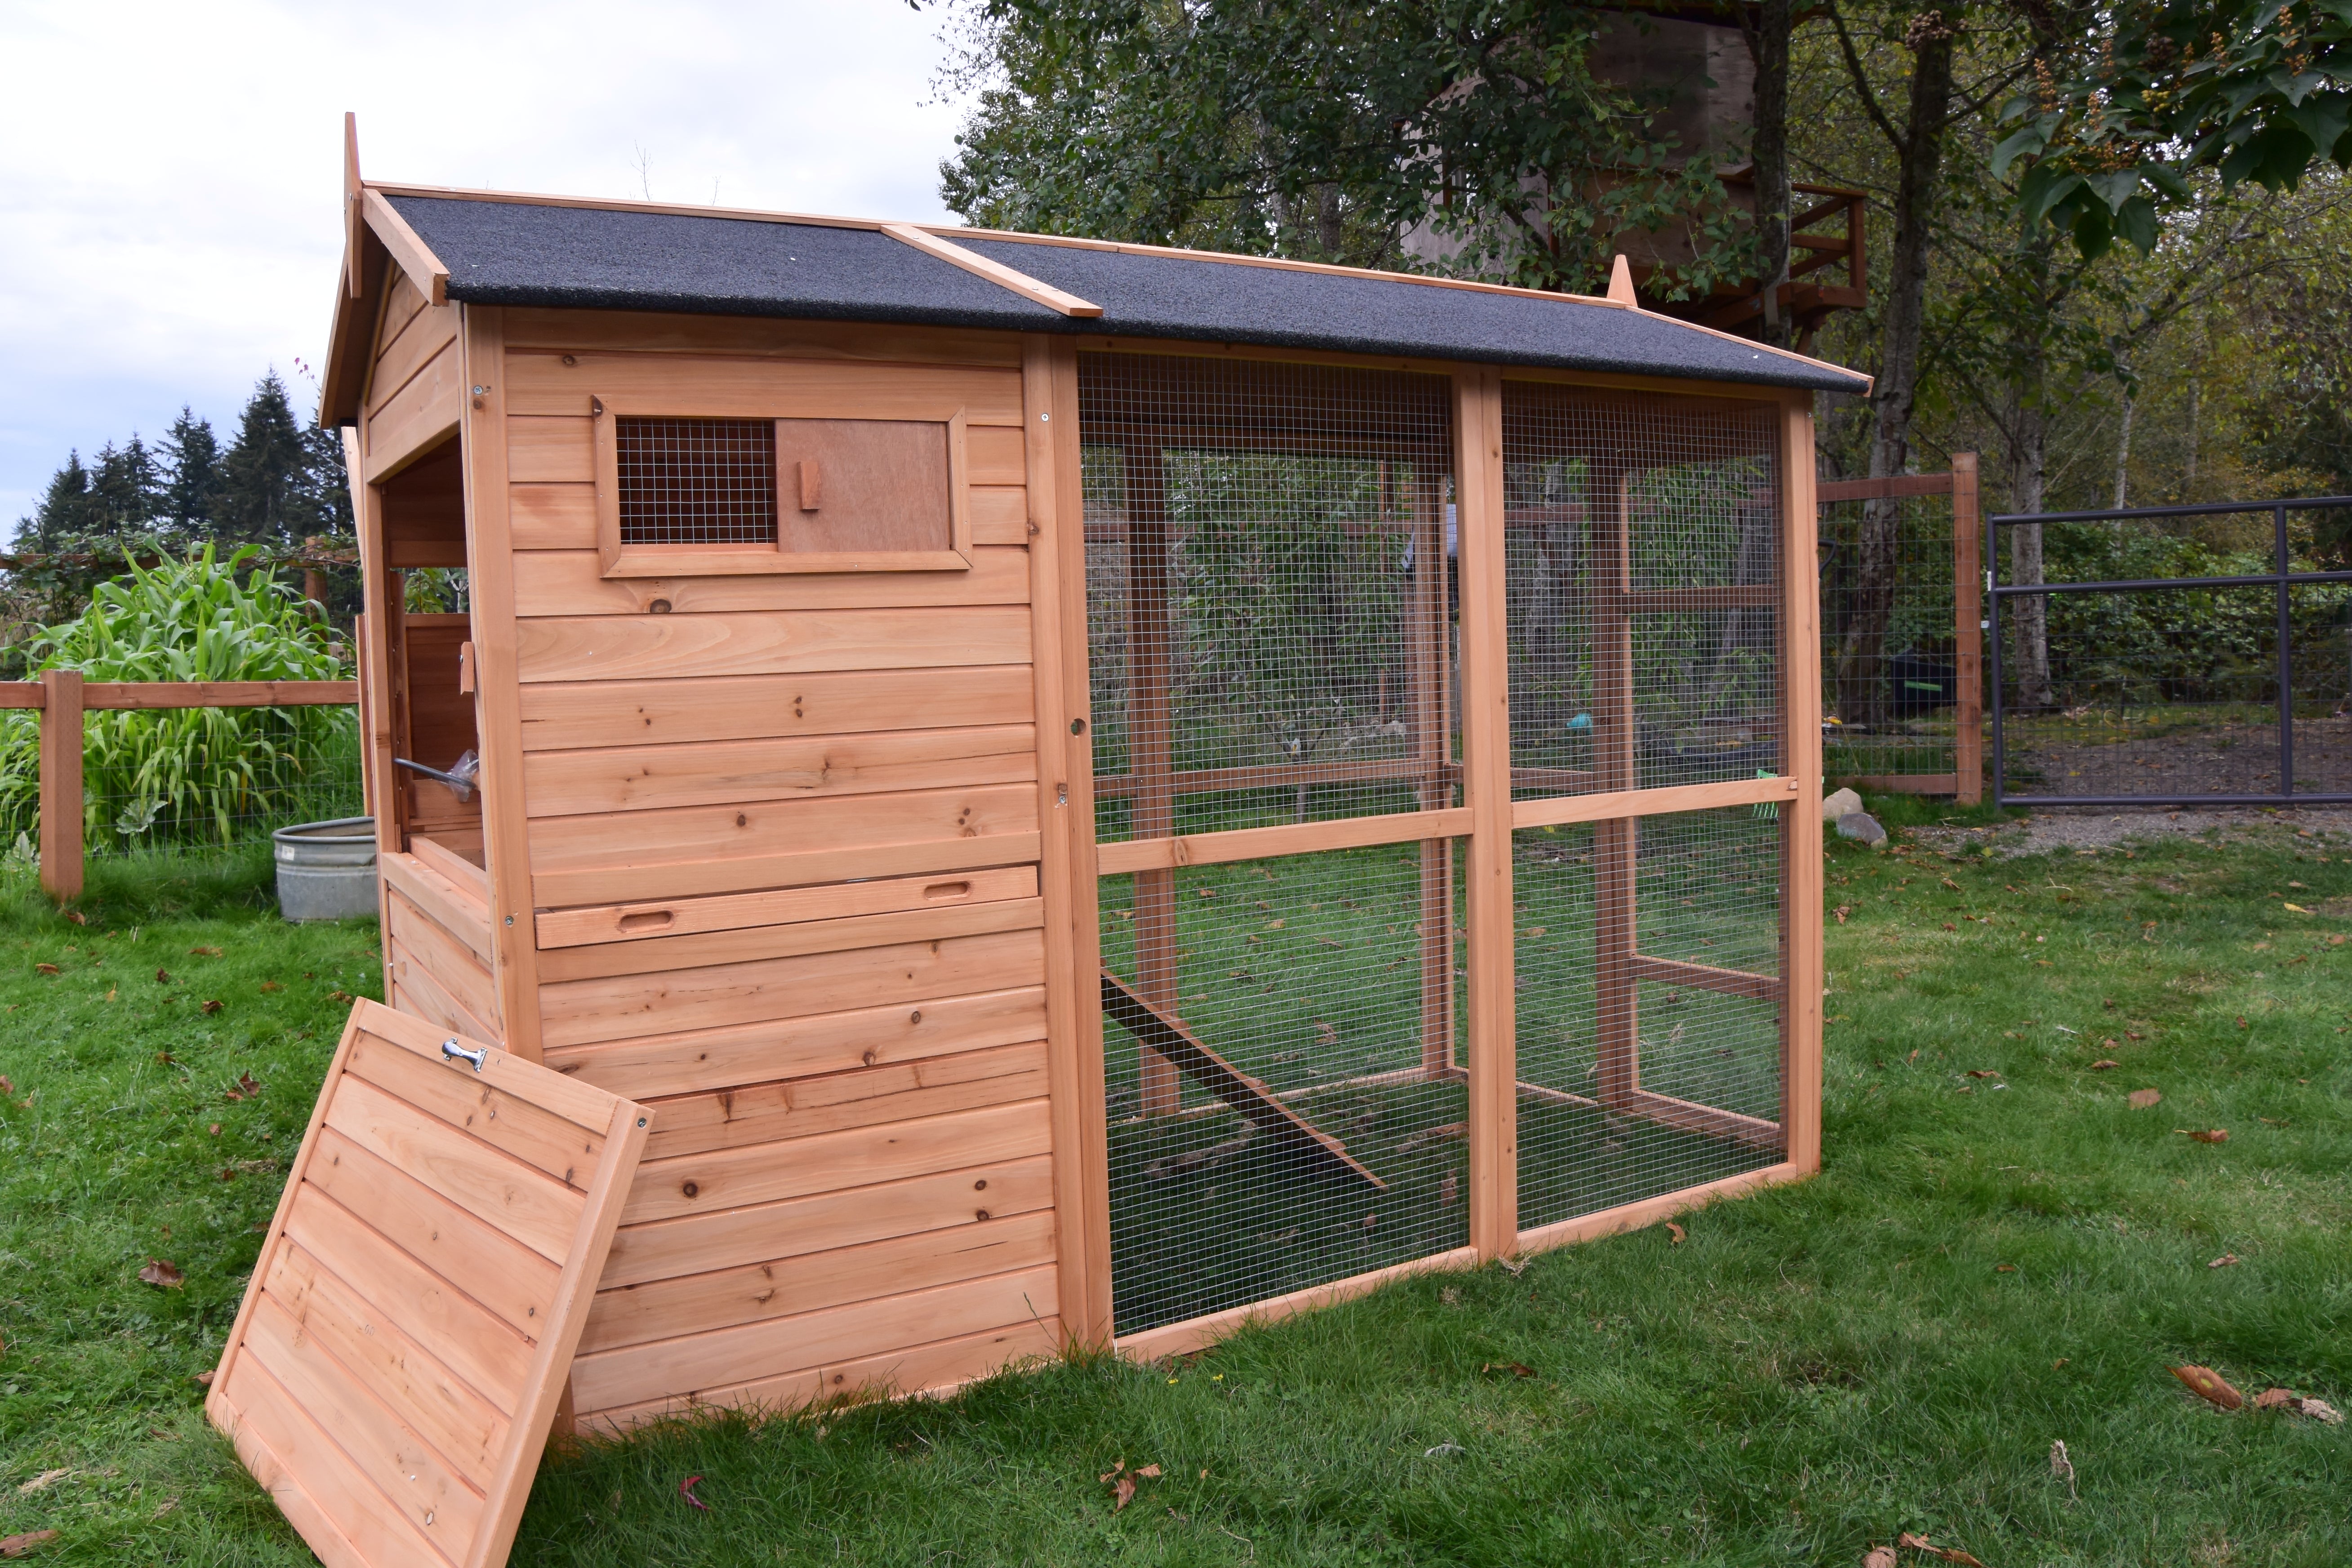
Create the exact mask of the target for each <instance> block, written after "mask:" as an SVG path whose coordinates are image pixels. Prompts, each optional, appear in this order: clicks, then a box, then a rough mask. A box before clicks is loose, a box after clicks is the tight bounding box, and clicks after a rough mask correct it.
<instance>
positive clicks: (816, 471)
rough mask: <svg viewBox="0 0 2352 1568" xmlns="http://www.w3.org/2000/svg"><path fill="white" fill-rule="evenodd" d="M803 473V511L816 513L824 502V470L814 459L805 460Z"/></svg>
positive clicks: (802, 462)
mask: <svg viewBox="0 0 2352 1568" xmlns="http://www.w3.org/2000/svg"><path fill="white" fill-rule="evenodd" d="M800 471H801V510H803V511H815V510H818V508H819V507H821V506H822V505H823V504H824V469H823V468H819V467H817V465H816V463H815V461H814V459H812V458H802V459H801V461H800Z"/></svg>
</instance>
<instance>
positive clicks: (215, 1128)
mask: <svg viewBox="0 0 2352 1568" xmlns="http://www.w3.org/2000/svg"><path fill="white" fill-rule="evenodd" d="M205 1131H207V1132H209V1133H211V1134H212V1135H213V1136H214V1137H215V1138H217V1137H219V1136H220V1123H219V1122H217V1121H215V1122H214V1123H213V1124H212V1125H211V1126H210V1127H207V1128H206V1129H205Z"/></svg>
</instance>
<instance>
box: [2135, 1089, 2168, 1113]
mask: <svg viewBox="0 0 2352 1568" xmlns="http://www.w3.org/2000/svg"><path fill="white" fill-rule="evenodd" d="M2163 1099H2164V1096H2163V1094H2162V1093H2160V1092H2159V1091H2158V1090H2156V1089H2133V1090H2132V1091H2131V1108H2132V1109H2133V1110H2147V1108H2148V1107H2149V1106H2151V1105H2154V1104H2157V1103H2158V1101H2160V1100H2163Z"/></svg>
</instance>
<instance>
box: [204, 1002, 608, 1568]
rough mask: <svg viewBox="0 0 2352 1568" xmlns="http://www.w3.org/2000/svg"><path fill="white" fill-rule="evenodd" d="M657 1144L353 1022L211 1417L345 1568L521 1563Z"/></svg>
mask: <svg viewBox="0 0 2352 1568" xmlns="http://www.w3.org/2000/svg"><path fill="white" fill-rule="evenodd" d="M445 1042H446V1046H447V1047H448V1048H446V1049H445ZM477 1051H478V1052H480V1053H481V1055H480V1058H479V1059H478V1065H477V1063H476V1061H475V1060H474V1059H471V1058H470V1053H473V1052H477ZM646 1121H647V1113H646V1111H645V1110H643V1109H642V1108H641V1107H639V1106H636V1105H634V1104H632V1103H630V1102H629V1101H627V1100H619V1099H616V1098H614V1096H612V1095H609V1094H606V1093H604V1091H603V1090H601V1089H595V1088H593V1087H592V1086H590V1085H588V1084H583V1083H580V1082H578V1081H576V1080H574V1079H569V1078H565V1077H564V1076H562V1074H560V1073H555V1072H551V1071H549V1070H548V1069H547V1068H541V1067H539V1066H537V1065H535V1064H533V1063H530V1062H527V1061H524V1060H523V1059H522V1058H520V1057H514V1056H509V1055H508V1054H507V1053H506V1052H504V1051H501V1050H499V1048H498V1047H495V1046H485V1045H483V1044H482V1043H481V1042H480V1041H478V1040H469V1039H465V1038H462V1037H451V1036H449V1035H448V1034H447V1033H446V1031H444V1030H441V1029H437V1028H435V1027H433V1026H431V1025H428V1024H426V1023H425V1022H423V1021H422V1020H420V1019H417V1018H413V1017H410V1016H407V1015H405V1014H402V1013H395V1012H393V1011H392V1010H391V1009H389V1008H386V1007H383V1006H379V1005H376V1004H375V1003H373V1002H366V1001H362V1002H359V1003H356V1004H354V1005H353V1006H352V1016H351V1022H350V1024H349V1025H348V1026H346V1027H345V1029H344V1031H343V1037H342V1043H341V1046H340V1047H338V1048H337V1050H336V1052H335V1059H334V1063H333V1065H332V1066H331V1067H330V1068H328V1071H327V1082H326V1087H325V1088H324V1089H321V1090H320V1095H319V1102H318V1106H317V1108H316V1110H313V1112H312V1113H311V1118H310V1131H308V1132H306V1133H305V1134H304V1135H303V1139H302V1148H301V1152H299V1154H298V1155H296V1157H295V1161H294V1170H293V1173H292V1174H291V1175H290V1176H289V1178H288V1180H287V1184H286V1192H285V1195H284V1196H283V1197H282V1198H281V1199H280V1200H279V1202H278V1214H277V1217H276V1218H274V1219H273V1220H271V1221H270V1225H269V1235H268V1239H267V1240H266V1241H265V1242H263V1244H262V1247H261V1257H260V1260H259V1261H258V1262H257V1264H256V1265H255V1267H254V1271H253V1279H252V1282H251V1283H250V1284H249V1285H248V1286H247V1288H246V1295H245V1303H244V1305H243V1306H242V1307H240V1308H239V1309H238V1310H237V1316H236V1326H235V1327H234V1328H233V1329H231V1331H230V1332H229V1337H228V1345H227V1348H226V1350H224V1351H223V1352H222V1354H221V1363H220V1368H219V1370H218V1372H217V1373H215V1375H214V1378H213V1384H212V1393H211V1394H210V1395H209V1397H208V1398H207V1399H206V1401H205V1410H206V1412H207V1413H208V1414H209V1415H211V1417H212V1419H213V1422H214V1424H215V1426H219V1427H220V1428H221V1429H222V1430H223V1431H224V1432H226V1433H227V1434H228V1435H229V1436H230V1437H231V1438H232V1439H234V1441H235V1442H236V1451H237V1455H238V1457H239V1458H242V1459H243V1460H244V1461H245V1465H246V1468H247V1469H249V1470H251V1471H252V1472H253V1475H254V1477H255V1479H257V1480H259V1481H260V1482H261V1484H262V1485H263V1486H264V1487H266V1488H268V1490H269V1493H270V1495H271V1496H272V1497H273V1498H275V1499H276V1500H277V1502H278V1507H279V1508H280V1509H282V1510H284V1511H285V1514H286V1517H287V1518H288V1519H289V1521H292V1523H293V1525H294V1528H295V1529H296V1530H298V1531H300V1532H301V1535H302V1539H303V1540H304V1541H306V1542H309V1543H310V1549H311V1550H312V1551H314V1552H317V1553H318V1554H319V1557H320V1560H321V1561H322V1562H324V1563H327V1564H328V1565H329V1568H393V1565H395V1564H397V1565H401V1568H408V1565H412V1564H414V1565H422V1568H439V1565H441V1564H445V1563H446V1564H448V1565H449V1568H494V1565H496V1564H498V1563H503V1562H505V1561H506V1555H507V1552H508V1550H509V1547H510V1546H511V1545H512V1544H513V1542H514V1533H515V1525H516V1523H517V1521H519V1520H520V1518H521V1516H522V1508H523V1503H524V1501H525V1500H526V1499H527V1498H528V1497H529V1495H530V1482H531V1477H532V1475H533V1473H534V1472H535V1471H536V1470H537V1468H538V1465H539V1458H540V1452H541V1448H542V1447H544V1446H545V1443H546V1440H547V1433H548V1427H549V1425H550V1423H551V1420H552V1419H553V1416H554V1414H555V1407H556V1404H557V1401H558V1399H559V1398H560V1396H561V1394H562V1389H563V1384H564V1381H565V1379H566V1378H567V1377H568V1376H569V1374H570V1373H571V1369H572V1351H573V1349H574V1347H575V1346H576V1345H577V1344H578V1342H579V1339H580V1331H581V1327H582V1325H583V1323H584V1322H585V1321H586V1320H587V1312H588V1306H589V1302H590V1300H591V1299H592V1298H593V1295H594V1293H595V1289H596V1280H597V1278H598V1276H599V1275H601V1274H602V1273H603V1271H604V1254H605V1252H606V1250H607V1249H608V1248H609V1247H611V1246H612V1242H613V1230H614V1226H615V1225H616V1224H617V1223H618V1222H619V1219H620V1213H621V1204H622V1200H623V1199H624V1198H625V1197H626V1196H627V1195H628V1190H629V1181H630V1177H631V1176H632V1175H633V1174H634V1173H635V1170H636V1165H637V1160H638V1157H639V1156H640V1154H641V1153H642V1152H643V1151H644V1148H645V1141H646Z"/></svg>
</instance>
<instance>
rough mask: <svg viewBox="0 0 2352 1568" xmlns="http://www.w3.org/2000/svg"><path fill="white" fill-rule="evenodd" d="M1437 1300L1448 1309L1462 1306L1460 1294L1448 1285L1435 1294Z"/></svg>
mask: <svg viewBox="0 0 2352 1568" xmlns="http://www.w3.org/2000/svg"><path fill="white" fill-rule="evenodd" d="M1437 1299H1438V1300H1440V1301H1442V1302H1444V1304H1445V1305H1447V1306H1449V1307H1458V1306H1460V1305H1462V1292H1461V1291H1459V1290H1456V1289H1454V1287H1453V1286H1451V1285H1448V1286H1446V1287H1445V1288H1444V1289H1442V1290H1440V1291H1439V1292H1438V1293H1437Z"/></svg>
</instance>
